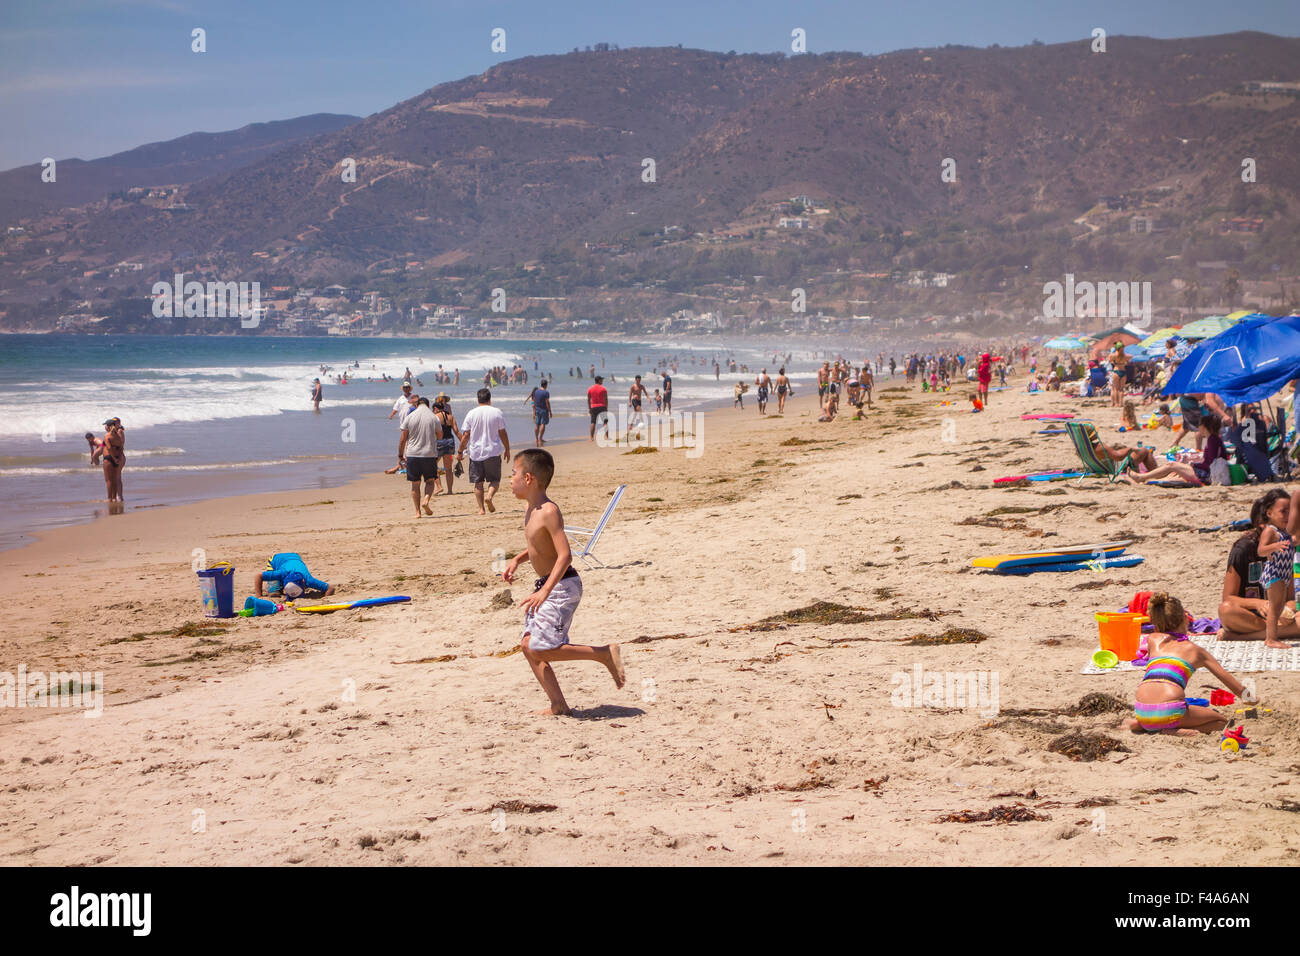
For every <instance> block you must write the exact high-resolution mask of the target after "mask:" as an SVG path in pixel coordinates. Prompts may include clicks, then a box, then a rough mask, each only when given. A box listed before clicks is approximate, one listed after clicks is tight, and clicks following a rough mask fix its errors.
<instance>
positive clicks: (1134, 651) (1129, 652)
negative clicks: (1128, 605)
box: [1093, 611, 1150, 661]
mask: <svg viewBox="0 0 1300 956" xmlns="http://www.w3.org/2000/svg"><path fill="white" fill-rule="evenodd" d="M1093 617H1095V618H1096V619H1097V630H1098V632H1099V636H1100V639H1101V649H1102V650H1103V651H1111V652H1113V653H1114V655H1115V656H1116V657H1118V658H1119V659H1120V660H1122V661H1131V660H1133V658H1135V657H1137V656H1138V642H1139V641H1140V640H1141V638H1142V625H1143V624H1145V623H1146V622H1147V621H1148V620H1150V619H1149V618H1148V617H1147V616H1146V615H1145V614H1130V613H1129V612H1127V611H1123V612H1120V613H1116V614H1111V613H1106V612H1102V611H1098V612H1097V613H1095V614H1094V615H1093Z"/></svg>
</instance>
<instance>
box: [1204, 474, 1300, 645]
mask: <svg viewBox="0 0 1300 956" xmlns="http://www.w3.org/2000/svg"><path fill="white" fill-rule="evenodd" d="M1287 500H1288V496H1287V493H1286V492H1285V491H1284V490H1282V489H1281V488H1270V489H1269V490H1268V491H1267V492H1265V493H1264V494H1263V495H1262V496H1261V497H1259V498H1257V499H1256V500H1255V503H1254V504H1252V505H1251V507H1250V525H1251V527H1250V530H1249V531H1247V532H1246V533H1245V534H1243V535H1242V536H1241V537H1240V538H1238V539H1237V540H1236V542H1235V543H1234V544H1233V545H1232V550H1231V551H1230V552H1229V554H1228V570H1227V571H1226V572H1225V573H1224V576H1223V594H1222V595H1221V597H1220V598H1219V623H1220V624H1221V625H1222V627H1220V628H1219V633H1218V638H1219V640H1221V641H1262V640H1264V639H1265V638H1266V637H1267V636H1268V633H1267V626H1266V623H1267V622H1266V619H1265V616H1266V615H1267V614H1268V613H1269V611H1268V595H1267V594H1266V593H1265V591H1264V586H1263V582H1262V580H1261V578H1262V577H1263V573H1264V559H1263V558H1261V557H1260V555H1259V536H1260V535H1261V534H1262V533H1263V531H1264V528H1265V527H1266V526H1267V525H1269V524H1270V523H1273V522H1274V521H1275V519H1276V516H1277V515H1278V514H1279V513H1280V510H1281V509H1280V505H1281V503H1283V502H1286V501H1287ZM1297 507H1300V491H1298V492H1296V493H1295V494H1294V495H1292V496H1291V497H1290V511H1289V515H1290V516H1289V518H1288V520H1287V522H1286V524H1287V533H1288V534H1290V535H1291V536H1292V537H1294V536H1295V534H1296V532H1297V531H1300V515H1297V514H1296V508H1297ZM1293 613H1294V608H1291V607H1288V608H1287V609H1286V611H1284V612H1283V615H1282V618H1281V619H1280V620H1279V621H1278V624H1277V636H1278V637H1279V638H1282V639H1288V638H1289V639H1291V640H1294V639H1296V638H1300V625H1297V623H1296V621H1295V619H1294V617H1292V616H1291V615H1292V614H1293Z"/></svg>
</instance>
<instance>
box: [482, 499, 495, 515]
mask: <svg viewBox="0 0 1300 956" xmlns="http://www.w3.org/2000/svg"><path fill="white" fill-rule="evenodd" d="M483 504H484V505H486V506H487V510H488V511H490V512H492V513H493V514H496V512H497V506H496V505H494V504H493V503H492V499H491V498H488V499H487V500H486V501H484V502H483Z"/></svg>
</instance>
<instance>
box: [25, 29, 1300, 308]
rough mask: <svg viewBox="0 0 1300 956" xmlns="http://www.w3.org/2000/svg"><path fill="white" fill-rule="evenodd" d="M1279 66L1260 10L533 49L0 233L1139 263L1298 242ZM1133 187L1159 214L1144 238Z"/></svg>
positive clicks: (615, 255)
mask: <svg viewBox="0 0 1300 956" xmlns="http://www.w3.org/2000/svg"><path fill="white" fill-rule="evenodd" d="M1297 63H1300V40H1298V39H1295V38H1286V37H1278V36H1273V35H1268V34H1262V33H1237V34H1229V35H1221V36H1212V37H1199V38H1188V39H1176V40H1157V39H1150V38H1142V37H1121V36H1113V37H1110V38H1109V40H1108V43H1107V49H1106V52H1093V50H1092V48H1091V44H1090V41H1089V40H1088V39H1087V38H1081V39H1080V40H1079V41H1077V42H1074V43H1068V44H1055V45H1042V44H1036V45H1033V46H1027V47H1018V48H998V47H993V48H987V49H976V48H971V47H956V46H948V47H943V48H934V49H916V50H905V51H898V52H893V53H888V54H882V55H877V56H865V55H861V54H856V53H825V54H815V55H814V54H805V55H798V56H786V55H783V54H744V55H737V54H732V53H715V52H708V51H701V50H686V49H681V48H636V49H625V50H616V49H606V50H600V51H594V52H577V51H575V52H573V53H569V54H564V55H555V56H538V57H528V58H523V59H519V60H513V61H509V62H505V63H502V64H500V65H498V66H495V67H493V68H491V69H489V70H487V71H486V72H484V73H483V74H481V75H477V76H471V77H467V78H465V79H461V80H457V81H455V82H450V83H444V84H441V85H438V86H435V87H433V88H431V89H429V90H427V91H425V92H424V93H421V94H419V95H417V96H415V97H412V98H410V99H408V100H405V101H403V102H400V103H398V104H396V105H395V106H393V107H391V108H390V109H387V110H384V111H383V112H380V113H376V114H374V115H372V116H369V117H366V118H364V119H361V120H358V121H353V118H351V117H340V116H331V115H328V114H322V115H319V116H316V117H303V118H300V119H299V120H292V121H287V125H285V126H284V127H282V128H278V130H271V129H269V128H265V127H275V126H276V124H261V126H260V127H248V128H246V129H245V130H241V131H236V133H231V134H218V138H217V139H214V140H211V141H209V142H201V141H196V140H194V137H184V138H182V139H181V140H176V141H173V142H172V143H170V144H165V145H166V146H167V147H168V148H167V149H159V148H154V147H142V148H141V149H140V150H133V151H131V152H130V153H125V154H119V156H118V157H109V160H115V161H116V162H114V163H111V164H110V163H109V162H108V160H101V161H96V163H94V164H87V165H88V166H96V164H105V165H103V166H102V168H100V169H98V170H97V174H98V175H100V176H102V177H103V179H101V180H100V181H99V182H100V183H101V184H100V185H97V186H96V187H95V189H96V190H98V191H99V192H100V193H101V194H102V193H103V192H104V186H103V185H102V184H103V183H104V182H107V180H108V178H110V175H111V176H113V177H117V178H114V179H113V183H114V184H116V185H123V184H125V183H126V182H127V180H128V179H129V180H130V181H131V183H132V184H136V185H139V184H141V183H142V182H143V180H144V179H153V180H158V179H166V180H167V181H168V182H173V183H181V184H182V185H181V186H180V188H179V190H177V192H176V194H175V195H174V196H173V197H171V198H170V199H169V200H168V201H167V202H166V203H164V204H162V205H157V204H155V205H149V204H147V203H143V202H140V201H131V200H130V198H129V197H128V198H125V199H123V198H117V199H114V200H113V201H108V202H100V203H97V204H95V205H93V206H88V207H83V208H82V209H81V210H80V211H79V212H78V214H76V215H62V216H58V217H54V218H50V217H49V216H46V220H47V221H45V222H41V221H40V219H41V217H40V216H39V215H37V216H35V217H34V218H33V219H31V220H29V221H28V222H27V223H26V227H27V231H28V238H27V241H26V246H25V248H26V251H25V252H24V251H20V250H17V249H13V248H6V249H3V250H2V251H3V252H4V253H5V254H4V255H3V256H0V285H3V286H5V287H7V288H8V289H9V290H10V291H11V292H12V291H13V290H15V289H18V288H21V287H23V285H24V284H25V283H26V284H28V286H29V288H30V283H32V282H35V281H39V282H44V283H47V284H48V283H50V282H51V281H59V279H60V278H61V275H62V273H61V272H60V268H61V267H60V265H59V264H60V263H63V262H67V263H68V264H69V267H68V268H67V269H66V270H65V271H66V274H67V275H68V276H71V277H76V276H80V275H84V274H85V272H86V271H88V270H93V269H95V268H103V267H105V266H107V265H111V264H112V263H114V262H117V261H119V260H124V259H131V260H136V261H140V262H142V263H144V265H145V271H146V272H147V273H149V272H157V273H158V274H162V275H167V274H169V273H170V272H171V270H172V269H173V268H174V267H175V266H176V265H177V255H178V252H179V251H181V250H184V253H185V257H187V261H189V262H191V263H196V264H198V266H199V267H204V266H206V267H207V268H209V269H211V270H215V271H218V272H219V273H220V274H221V275H222V276H223V277H225V278H228V279H231V278H240V277H243V276H245V275H251V274H255V273H257V272H259V271H261V272H262V273H265V274H273V275H275V276H278V277H280V278H281V281H308V280H318V279H341V278H343V277H345V276H375V275H382V274H385V273H392V272H394V271H397V272H404V271H406V270H408V269H411V268H418V269H420V270H428V272H427V273H426V274H430V275H432V274H437V275H448V274H455V273H474V272H477V273H479V274H481V273H482V271H483V270H485V269H489V268H499V269H519V268H521V267H524V266H526V265H527V264H528V263H533V262H536V261H537V260H540V261H542V262H543V263H546V262H548V261H550V262H555V263H567V264H568V265H566V266H565V269H566V270H567V275H568V276H569V279H570V280H573V277H574V276H575V275H577V273H578V272H581V273H582V275H583V277H584V280H583V281H587V282H594V283H607V282H608V281H609V276H610V274H611V270H610V269H607V268H606V266H610V265H613V264H614V260H615V259H619V260H621V262H620V263H619V264H618V268H617V269H614V270H612V271H613V272H614V273H616V274H617V275H618V276H619V277H620V278H619V280H618V281H619V282H622V283H623V284H625V285H626V284H629V283H630V282H631V280H632V279H633V278H635V279H636V280H637V281H638V282H642V281H653V280H656V279H658V280H663V279H664V277H665V276H666V275H668V274H670V273H671V272H672V271H673V270H675V269H680V267H681V266H682V265H683V263H685V262H687V261H693V260H692V257H691V256H687V255H685V254H683V253H682V252H681V250H680V248H677V249H670V250H669V251H664V247H666V246H678V247H680V243H676V242H668V241H667V240H670V239H682V240H687V241H690V242H693V243H695V247H696V253H695V254H693V255H694V260H698V259H699V258H700V254H699V248H700V244H702V243H706V242H707V243H715V244H716V243H724V244H725V243H731V244H732V246H731V247H730V251H729V252H728V253H727V255H730V256H731V259H732V260H733V261H734V263H735V264H736V265H735V268H733V269H731V270H730V273H728V271H727V270H725V269H724V270H722V272H721V273H720V275H724V276H725V275H726V274H737V275H740V274H743V273H744V272H746V271H750V272H754V271H760V270H768V269H770V268H772V267H773V266H774V264H776V263H777V262H778V260H781V259H782V258H784V259H785V260H786V261H787V265H786V266H785V269H786V271H788V272H793V271H795V270H797V269H798V268H800V263H801V262H805V261H806V262H807V263H813V264H817V265H819V266H822V267H834V268H859V269H865V270H873V269H874V270H889V269H891V268H898V267H900V266H913V267H914V266H918V265H923V266H928V267H930V268H936V269H937V268H946V269H948V270H949V271H952V272H960V271H961V270H963V269H966V268H971V267H974V266H978V267H979V268H981V269H983V270H985V271H988V270H993V271H994V272H996V274H998V275H1001V276H1003V277H1005V276H1007V275H1012V274H1019V273H1020V272H1022V271H1023V272H1029V273H1031V274H1038V273H1046V274H1048V275H1055V276H1056V277H1057V278H1059V275H1060V273H1062V272H1064V271H1066V270H1067V269H1068V268H1070V267H1071V266H1072V265H1078V264H1084V265H1086V264H1089V263H1092V264H1094V265H1097V264H1101V265H1104V266H1106V267H1108V268H1113V269H1115V270H1122V271H1125V272H1144V273H1149V272H1152V271H1154V270H1157V269H1160V268H1165V265H1164V264H1165V262H1166V260H1168V259H1169V257H1170V256H1171V255H1172V256H1173V257H1174V258H1175V259H1176V258H1178V256H1179V255H1180V254H1182V255H1184V256H1188V255H1193V256H1194V255H1195V254H1197V253H1198V251H1199V252H1200V254H1201V255H1210V256H1212V257H1214V258H1220V257H1225V258H1229V259H1241V260H1242V261H1243V262H1245V260H1246V259H1247V257H1248V256H1249V255H1250V250H1251V249H1252V248H1254V249H1255V250H1256V251H1258V250H1259V247H1260V244H1261V243H1260V240H1259V238H1258V237H1257V236H1248V237H1246V238H1245V239H1243V240H1241V241H1240V242H1238V241H1237V240H1236V239H1233V240H1232V243H1231V244H1230V245H1224V240H1223V238H1222V237H1223V234H1224V233H1225V231H1226V230H1225V227H1224V226H1223V224H1222V223H1223V222H1224V221H1227V219H1229V218H1232V217H1241V216H1245V217H1248V218H1252V219H1254V220H1258V228H1256V225H1254V224H1252V225H1250V226H1249V227H1248V228H1249V229H1253V230H1255V231H1256V232H1257V233H1262V235H1263V236H1264V238H1265V239H1266V240H1267V242H1266V243H1264V245H1265V246H1266V247H1267V248H1268V249H1269V250H1276V253H1277V255H1279V256H1282V257H1283V258H1285V257H1286V256H1292V257H1293V258H1292V262H1291V266H1292V267H1293V266H1294V261H1295V256H1296V255H1297V254H1300V237H1298V236H1297V231H1296V230H1295V228H1294V226H1293V225H1292V223H1293V222H1294V212H1295V208H1296V207H1295V201H1296V198H1297V195H1296V185H1297V183H1300V150H1297V149H1296V146H1297V145H1298V144H1300V96H1297V95H1295V94H1294V93H1293V92H1291V91H1289V90H1286V89H1281V90H1280V91H1278V92H1273V93H1269V92H1267V91H1265V92H1261V91H1259V90H1253V89H1252V88H1251V87H1249V84H1252V83H1259V82H1280V83H1283V84H1285V83H1288V82H1292V81H1294V80H1296V79H1297V74H1300V67H1298V66H1297ZM330 124H334V127H335V128H327V127H329V126H330ZM264 128H265V129H264ZM255 129H258V130H260V133H259V134H258V135H253V134H252V133H249V132H247V131H249V130H255ZM238 134H244V135H243V136H242V138H236V137H238ZM273 134H275V135H273ZM195 135H196V136H199V135H205V134H195ZM221 137H224V138H221ZM277 137H278V138H277ZM180 144H186V145H184V146H182V145H180ZM151 149H152V150H154V152H156V153H159V155H158V156H157V157H152V158H151V154H150V152H149V151H150V150H151ZM259 151H260V152H259ZM349 160H351V161H353V162H354V163H355V181H349V180H348V178H347V174H348V172H349V169H350V164H349V163H348V161H349ZM1246 160H1251V161H1253V162H1252V163H1251V169H1252V170H1253V174H1254V177H1255V179H1254V181H1253V182H1249V183H1244V182H1243V176H1242V174H1243V169H1244V168H1245V167H1244V165H1243V163H1244V162H1245V161H1246ZM651 163H652V164H653V176H651V174H650V167H651ZM65 168H66V167H64V166H63V165H61V166H60V181H61V182H62V181H64V176H65V175H67V176H68V177H69V179H71V178H73V172H72V171H70V172H68V173H65V172H64V170H65ZM108 170H116V171H119V172H120V171H122V170H132V171H134V175H135V178H134V179H132V178H131V177H130V176H126V174H125V173H123V174H122V175H120V176H119V175H118V172H113V173H111V174H110V173H109V172H108ZM140 170H146V171H148V173H149V174H148V175H146V174H145V173H141V172H140ZM18 173H22V174H23V175H25V176H27V177H29V178H31V177H32V176H33V172H32V168H31V167H26V168H24V169H23V170H17V171H10V172H8V173H4V174H0V184H3V185H2V188H0V192H2V193H3V194H4V195H6V203H7V205H0V214H2V215H0V222H3V223H5V224H9V223H12V222H13V217H14V216H15V215H16V214H17V213H16V212H15V210H19V207H20V205H21V203H22V202H26V203H28V204H29V206H30V204H31V203H33V202H35V200H34V199H31V198H30V196H31V193H32V189H31V188H30V184H29V186H28V187H27V188H25V189H14V190H13V194H12V195H10V184H11V182H12V178H11V177H13V176H15V175H16V174H18ZM123 177H125V178H123ZM69 188H70V189H71V187H69ZM15 196H16V197H18V198H14V197H15ZM795 197H798V200H799V201H798V202H792V200H793V199H794V198H795ZM23 208H27V207H23ZM178 210H179V211H178ZM1138 211H1143V212H1144V213H1145V214H1147V215H1149V216H1150V217H1151V219H1152V225H1151V231H1152V234H1151V235H1148V236H1145V238H1144V240H1143V244H1140V245H1138V244H1134V243H1133V241H1132V240H1131V238H1130V236H1129V233H1130V228H1129V227H1130V218H1131V216H1132V215H1133V214H1134V213H1135V212H1138ZM800 213H805V214H806V215H799V214H800ZM783 217H784V218H786V219H787V220H788V221H787V222H785V223H782V222H781V219H782V218H783ZM805 227H807V228H805ZM42 235H44V236H47V237H52V238H53V240H54V243H53V246H50V245H49V244H48V243H43V242H42V241H41V238H40V237H41V236H42ZM651 236H654V237H655V239H654V241H653V242H652V241H650V237H651ZM921 240H924V243H922V244H920V245H918V243H921ZM1198 244H1199V245H1198ZM38 247H40V248H46V249H49V252H48V254H44V255H42V254H39V253H40V248H38ZM1215 249H1220V250H1224V251H1223V253H1222V256H1219V255H1214V254H1213V250H1215ZM593 250H594V251H593ZM1205 250H1208V251H1205ZM60 253H62V254H60ZM1238 253H1240V255H1238ZM1261 254H1262V253H1261ZM1268 254H1272V253H1271V252H1269V253H1268ZM791 257H793V261H794V265H789V261H790V260H791ZM1254 265H1255V266H1258V267H1259V268H1261V269H1263V268H1266V266H1265V265H1264V259H1260V258H1258V256H1257V260H1256V261H1255V262H1254ZM578 266H581V267H582V268H581V269H578V268H577V267H578ZM528 267H529V268H532V266H528ZM1252 267H1253V266H1252ZM553 271H554V270H553ZM575 281H576V280H575ZM999 281H1005V279H1003V280H999ZM571 284H572V283H571V282H570V285H571ZM561 285H562V286H563V285H564V283H561ZM562 291H572V289H571V288H566V289H564V290H562Z"/></svg>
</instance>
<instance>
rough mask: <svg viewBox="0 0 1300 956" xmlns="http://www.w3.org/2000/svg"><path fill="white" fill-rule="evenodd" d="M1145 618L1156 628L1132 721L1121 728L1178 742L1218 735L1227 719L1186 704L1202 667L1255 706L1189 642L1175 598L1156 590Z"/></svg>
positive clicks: (1239, 685)
mask: <svg viewBox="0 0 1300 956" xmlns="http://www.w3.org/2000/svg"><path fill="white" fill-rule="evenodd" d="M1147 614H1148V615H1149V616H1150V618H1151V623H1152V624H1153V625H1155V628H1156V630H1155V632H1154V633H1152V634H1150V635H1149V636H1148V637H1147V648H1148V653H1149V655H1150V662H1149V663H1148V664H1147V668H1146V673H1144V674H1143V675H1142V683H1140V684H1138V689H1137V695H1136V700H1135V702H1134V704H1133V713H1134V716H1133V717H1129V718H1128V719H1126V720H1125V721H1124V726H1125V727H1127V728H1128V729H1129V730H1131V731H1133V732H1134V733H1138V734H1140V733H1148V734H1156V733H1163V734H1175V735H1177V736H1180V737H1193V736H1195V735H1196V734H1197V733H1202V734H1217V733H1220V732H1221V731H1222V730H1223V729H1224V728H1225V727H1227V725H1228V719H1227V718H1226V717H1223V716H1222V715H1221V714H1219V713H1218V711H1215V710H1212V709H1211V708H1209V707H1201V706H1199V705H1196V704H1191V705H1189V704H1188V703H1187V682H1188V681H1189V680H1191V678H1192V674H1194V673H1195V672H1196V670H1197V669H1198V668H1202V667H1203V668H1205V669H1206V670H1208V671H1209V672H1210V673H1211V674H1213V675H1214V676H1215V677H1217V678H1218V679H1219V680H1220V681H1221V682H1222V683H1223V685H1224V686H1225V687H1227V688H1228V690H1230V691H1232V692H1233V693H1234V694H1236V695H1237V696H1238V697H1240V698H1241V699H1242V700H1243V701H1244V702H1246V703H1250V704H1254V703H1257V702H1258V701H1257V700H1256V699H1255V698H1254V695H1253V694H1250V693H1249V692H1248V690H1247V688H1246V686H1245V685H1244V684H1242V683H1241V681H1239V680H1237V678H1235V677H1233V676H1232V675H1231V674H1229V673H1228V672H1227V671H1226V670H1224V669H1223V665H1222V664H1220V663H1219V662H1218V661H1217V660H1215V659H1214V655H1212V654H1210V653H1209V652H1207V651H1206V650H1204V649H1203V648H1201V647H1198V646H1197V645H1196V644H1193V643H1192V642H1191V641H1190V640H1188V637H1187V612H1186V611H1184V610H1183V606H1182V604H1181V603H1179V601H1178V599H1177V598H1173V597H1170V596H1169V595H1168V594H1167V593H1165V592H1164V591H1157V592H1156V593H1155V594H1153V595H1151V603H1150V604H1149V605H1148V608H1147Z"/></svg>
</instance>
